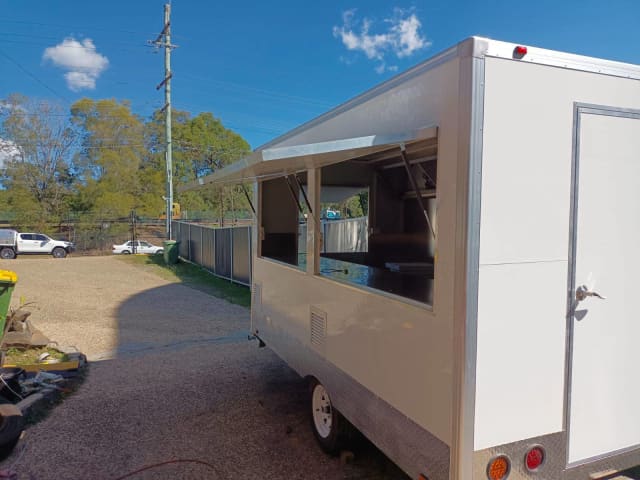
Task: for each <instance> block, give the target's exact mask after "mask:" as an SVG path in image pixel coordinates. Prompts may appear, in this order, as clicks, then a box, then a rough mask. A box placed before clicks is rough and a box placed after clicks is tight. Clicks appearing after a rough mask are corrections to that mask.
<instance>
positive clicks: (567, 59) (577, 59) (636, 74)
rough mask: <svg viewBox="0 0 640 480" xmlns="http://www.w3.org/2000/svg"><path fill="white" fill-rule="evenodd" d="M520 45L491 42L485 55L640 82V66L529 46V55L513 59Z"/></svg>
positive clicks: (488, 43)
mask: <svg viewBox="0 0 640 480" xmlns="http://www.w3.org/2000/svg"><path fill="white" fill-rule="evenodd" d="M519 45H523V44H517V43H510V42H500V41H497V40H489V41H488V42H487V46H486V50H485V52H484V54H485V55H486V56H488V57H494V58H503V59H506V60H511V61H514V62H522V63H534V64H538V65H548V66H551V67H558V68H563V69H566V70H578V71H583V72H590V73H597V74H601V75H611V76H614V77H622V78H630V79H633V80H640V66H638V65H634V64H631V63H624V62H616V61H612V60H604V59H601V58H595V57H587V56H584V55H576V54H573V53H566V52H558V51H556V50H547V49H543V48H536V47H532V46H529V45H526V47H527V50H528V52H527V54H526V55H525V56H524V57H522V58H518V59H515V58H514V57H513V51H514V49H515V47H516V46H519Z"/></svg>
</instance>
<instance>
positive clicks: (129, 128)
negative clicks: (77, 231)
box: [71, 98, 162, 218]
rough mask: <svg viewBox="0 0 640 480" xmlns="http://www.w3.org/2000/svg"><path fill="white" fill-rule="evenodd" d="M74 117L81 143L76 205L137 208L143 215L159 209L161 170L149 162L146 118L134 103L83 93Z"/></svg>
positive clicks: (101, 210)
mask: <svg viewBox="0 0 640 480" xmlns="http://www.w3.org/2000/svg"><path fill="white" fill-rule="evenodd" d="M71 120H72V122H73V124H74V126H75V127H76V129H77V133H78V135H79V137H80V139H81V145H82V147H81V149H80V152H79V153H78V156H77V161H76V163H77V165H78V168H79V169H80V174H81V177H82V186H81V187H80V188H79V189H78V196H77V203H76V207H82V208H84V209H86V210H90V211H93V212H94V213H95V214H97V215H98V216H102V217H103V218H113V217H126V216H127V215H128V214H129V212H130V211H131V210H132V209H135V210H136V211H138V213H139V214H140V215H155V214H156V213H157V212H158V211H160V210H161V209H162V198H161V197H162V191H161V190H159V187H160V185H159V182H158V180H159V178H158V177H159V172H157V170H156V168H155V167H154V165H148V164H146V163H145V160H146V159H147V158H148V154H147V150H146V145H145V137H144V133H145V132H144V124H143V121H142V119H141V118H140V117H139V116H137V115H135V114H133V113H132V112H131V108H130V105H129V103H128V102H126V101H123V102H118V101H116V100H113V99H107V100H97V101H96V100H91V99H88V98H83V99H81V100H78V101H77V102H76V103H74V104H73V105H72V107H71Z"/></svg>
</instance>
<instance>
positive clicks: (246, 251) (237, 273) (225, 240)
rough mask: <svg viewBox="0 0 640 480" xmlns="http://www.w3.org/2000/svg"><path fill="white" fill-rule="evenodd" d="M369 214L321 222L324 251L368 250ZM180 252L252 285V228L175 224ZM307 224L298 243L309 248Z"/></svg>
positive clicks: (210, 267)
mask: <svg viewBox="0 0 640 480" xmlns="http://www.w3.org/2000/svg"><path fill="white" fill-rule="evenodd" d="M367 226H368V221H367V218H366V217H362V218H352V219H346V220H328V221H323V222H322V231H323V238H324V243H323V249H322V251H323V252H366V251H367V250H368V246H367V238H368V237H367ZM172 229H173V235H174V238H175V239H176V240H177V241H179V242H180V244H179V246H178V251H179V254H180V256H181V257H182V258H184V259H185V260H189V261H190V262H193V263H196V264H198V265H201V266H202V267H204V268H206V269H207V270H209V271H210V272H211V273H213V274H214V275H216V276H218V277H221V278H226V279H227V280H231V281H232V282H236V283H240V284H242V285H247V286H250V285H251V238H252V237H251V229H252V227H228V228H213V227H206V226H203V225H197V224H194V223H187V222H173V223H172ZM306 236H307V226H306V225H304V224H302V225H300V228H299V231H298V239H299V240H298V244H299V248H300V249H305V248H306Z"/></svg>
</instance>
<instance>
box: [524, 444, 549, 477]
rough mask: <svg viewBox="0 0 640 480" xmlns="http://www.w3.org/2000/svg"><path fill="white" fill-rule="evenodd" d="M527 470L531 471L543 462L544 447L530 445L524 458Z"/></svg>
mask: <svg viewBox="0 0 640 480" xmlns="http://www.w3.org/2000/svg"><path fill="white" fill-rule="evenodd" d="M524 463H525V465H526V467H527V470H529V471H530V472H533V471H535V470H537V469H538V467H540V465H542V464H543V463H544V449H543V448H542V447H540V446H535V447H531V448H530V449H529V451H528V452H527V455H526V457H525V459H524Z"/></svg>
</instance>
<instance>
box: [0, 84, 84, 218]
mask: <svg viewBox="0 0 640 480" xmlns="http://www.w3.org/2000/svg"><path fill="white" fill-rule="evenodd" d="M0 115H1V117H2V123H1V127H0V138H2V139H3V141H2V143H1V144H0V153H1V154H2V158H3V160H4V168H3V172H2V176H1V181H2V186H3V187H4V188H5V189H6V190H7V192H8V193H7V194H6V198H7V201H8V203H9V206H10V207H11V208H12V210H13V211H15V213H16V223H17V224H18V225H34V226H37V227H38V228H40V229H41V230H47V224H48V223H49V222H60V221H61V219H62V218H63V217H64V215H65V213H66V212H67V211H68V201H69V198H70V196H71V194H72V186H73V183H74V180H75V171H74V167H73V162H72V154H73V151H74V148H75V145H76V144H75V140H76V137H75V135H74V132H73V129H72V128H71V126H70V124H69V122H68V119H67V117H66V115H65V113H64V111H63V109H62V108H61V107H60V106H59V105H57V104H54V103H50V102H46V101H39V102H35V101H30V100H28V99H27V98H26V97H23V96H20V95H11V96H10V97H9V98H7V99H6V100H4V101H3V102H2V109H1V111H0Z"/></svg>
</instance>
